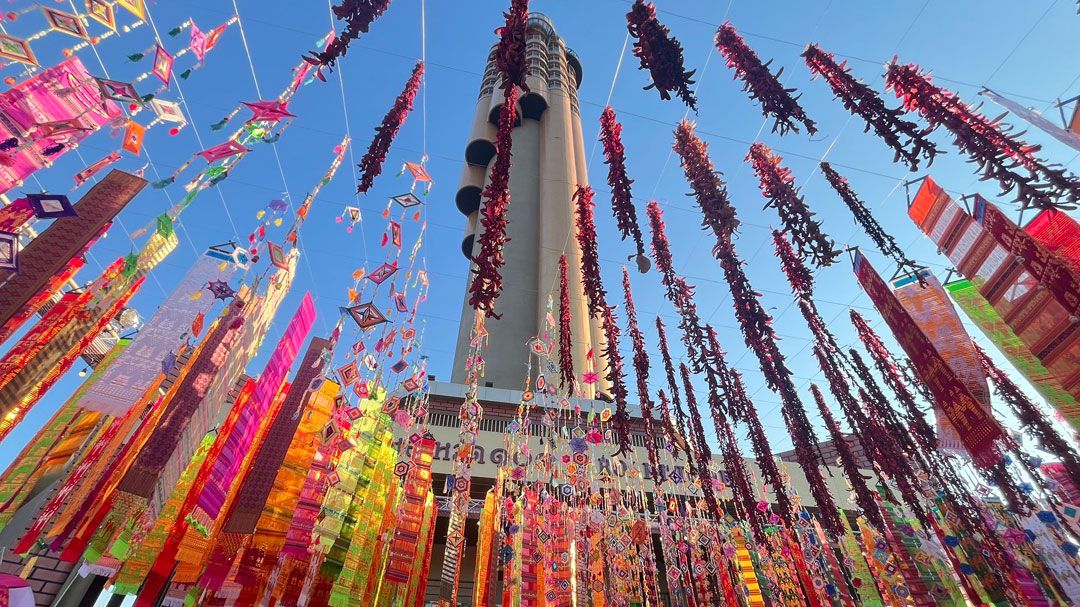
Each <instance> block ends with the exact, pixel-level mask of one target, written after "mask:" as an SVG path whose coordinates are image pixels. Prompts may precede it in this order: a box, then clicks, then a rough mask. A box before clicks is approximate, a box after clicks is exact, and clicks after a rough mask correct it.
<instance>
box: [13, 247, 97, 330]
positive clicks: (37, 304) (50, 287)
mask: <svg viewBox="0 0 1080 607" xmlns="http://www.w3.org/2000/svg"><path fill="white" fill-rule="evenodd" d="M85 265H86V260H85V259H83V257H82V256H81V255H80V256H78V257H72V258H71V260H70V261H68V262H67V264H66V265H65V266H64V267H63V268H61V269H60V270H58V271H57V272H56V274H54V275H53V276H52V277H51V278H50V279H49V280H48V281H47V282H46V283H45V285H44V286H43V287H42V288H41V290H40V291H38V293H37V295H34V296H33V297H31V298H30V299H29V300H28V301H27V302H26V303H25V304H23V306H22V307H21V308H19V309H18V310H17V311H16V312H15V314H14V315H12V317H11V318H9V319H8V321H7V322H6V323H4V325H3V326H2V327H0V342H3V341H7V339H8V338H9V337H11V336H12V335H14V334H15V332H16V331H17V330H18V329H19V327H21V326H23V323H25V322H26V321H28V320H30V318H31V317H33V316H34V314H36V313H37V312H39V311H40V310H41V309H42V308H44V307H45V305H46V304H48V303H49V302H51V301H55V300H56V299H59V298H60V296H61V293H60V289H61V287H63V285H64V284H66V283H67V281H69V280H71V279H72V278H73V277H74V276H75V274H76V273H77V272H78V271H79V270H81V269H82V268H83V266H85Z"/></svg>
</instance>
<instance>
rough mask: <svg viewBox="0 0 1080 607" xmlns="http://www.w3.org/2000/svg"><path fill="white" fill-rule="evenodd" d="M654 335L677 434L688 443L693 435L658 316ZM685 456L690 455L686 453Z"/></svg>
mask: <svg viewBox="0 0 1080 607" xmlns="http://www.w3.org/2000/svg"><path fill="white" fill-rule="evenodd" d="M656 333H657V336H658V340H657V341H658V343H659V348H660V359H661V360H662V361H663V363H664V375H665V377H666V379H667V384H668V390H670V391H671V400H672V402H673V403H674V405H675V420H676V422H677V423H678V428H679V432H680V433H682V435H683V436H685V437H686V438H687V440H688V441H690V440H692V439H693V435H692V434H691V433H690V431H689V426H688V425H687V422H686V411H684V410H683V406H682V401H681V399H680V398H679V385H678V383H677V381H676V379H675V365H673V364H672V362H671V352H670V351H669V350H668V340H667V329H666V328H665V327H664V321H663V320H661V318H660V317H659V316H657V317H656ZM661 392H663V390H661ZM660 400H661V402H663V401H665V400H666V399H665V398H664V396H663V395H661V397H660ZM692 446H693V445H692V443H689V442H688V447H692ZM687 455H688V456H689V455H690V454H689V453H687ZM687 462H688V463H690V464H693V459H692V458H691V457H688V458H687Z"/></svg>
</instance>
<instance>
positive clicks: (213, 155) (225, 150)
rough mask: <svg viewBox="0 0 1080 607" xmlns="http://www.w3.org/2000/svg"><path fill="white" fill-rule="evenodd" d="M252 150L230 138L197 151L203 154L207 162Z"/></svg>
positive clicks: (200, 154)
mask: <svg viewBox="0 0 1080 607" xmlns="http://www.w3.org/2000/svg"><path fill="white" fill-rule="evenodd" d="M250 151H251V150H250V149H248V148H246V147H244V146H242V145H240V144H239V143H237V142H236V141H234V140H232V139H230V140H228V141H226V142H225V143H222V144H220V145H215V146H213V147H210V148H207V149H205V150H203V151H201V152H197V154H198V155H199V156H202V158H203V160H205V161H206V162H214V161H216V160H221V159H222V158H229V157H230V156H236V155H237V154H241V153H244V152H250Z"/></svg>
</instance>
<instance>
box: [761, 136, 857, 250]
mask: <svg viewBox="0 0 1080 607" xmlns="http://www.w3.org/2000/svg"><path fill="white" fill-rule="evenodd" d="M746 160H748V161H749V162H750V165H751V166H752V167H753V168H754V174H756V175H757V176H758V180H759V187H760V188H761V194H762V196H764V197H765V198H768V199H769V204H767V205H765V206H766V207H770V206H771V207H775V208H776V212H777V213H779V214H780V221H781V223H783V224H784V231H786V232H787V233H789V234H791V241H792V243H793V244H794V245H795V248H796V249H798V251H799V255H801V256H802V257H803V258H807V257H809V258H811V259H812V260H813V262H814V265H816V266H818V267H819V268H820V267H824V266H828V265H832V264H833V263H834V262H835V261H836V258H837V257H839V256H840V251H838V250H837V249H836V248H835V245H836V243H835V242H833V241H832V240H830V239H829V237H828V236H827V235H826V234H825V233H824V232H822V231H821V222H820V221H814V213H812V212H811V211H810V208H809V207H807V206H806V201H805V200H804V199H803V197H802V196H801V195H800V194H799V192H798V190H796V189H795V178H794V177H792V176H791V170H790V169H788V168H787V167H785V166H783V165H781V164H780V161H781V160H782V159H781V158H780V156H777V155H776V154H773V152H772V150H770V149H769V146H767V145H765V144H764V143H755V144H754V145H752V146H750V153H749V154H747V155H746Z"/></svg>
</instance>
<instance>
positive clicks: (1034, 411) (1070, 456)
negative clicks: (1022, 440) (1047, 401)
mask: <svg viewBox="0 0 1080 607" xmlns="http://www.w3.org/2000/svg"><path fill="white" fill-rule="evenodd" d="M975 349H976V350H978V352H979V360H980V361H981V362H982V365H983V368H984V369H986V374H987V375H989V376H990V380H991V381H993V382H994V391H995V392H996V393H997V395H998V396H1000V397H1001V400H1003V401H1005V403H1006V404H1007V405H1009V408H1010V409H1012V411H1013V414H1014V415H1016V417H1017V418H1019V420H1020V423H1022V424H1023V425H1024V426H1025V427H1026V429H1027V430H1028V431H1029V432H1031V434H1032V435H1034V436H1035V440H1036V441H1038V443H1039V448H1041V449H1043V450H1045V451H1046V452H1048V453H1051V454H1053V455H1054V456H1055V457H1057V458H1058V459H1059V460H1061V464H1062V465H1063V466H1064V467H1065V472H1066V473H1067V474H1068V475H1069V478H1070V479H1071V480H1072V482H1073V483H1075V484H1076V485H1077V486H1080V455H1077V453H1076V451H1075V450H1073V448H1072V447H1071V446H1070V445H1069V443H1068V441H1066V440H1065V438H1064V437H1063V436H1062V435H1061V433H1059V432H1058V431H1057V429H1055V428H1054V425H1053V424H1052V423H1051V422H1050V420H1049V419H1047V418H1046V416H1045V415H1044V414H1043V412H1042V411H1040V410H1039V408H1038V406H1036V405H1035V403H1033V402H1031V399H1029V398H1028V397H1027V394H1024V391H1023V390H1021V389H1020V387H1019V386H1017V385H1016V384H1015V383H1013V380H1012V378H1010V377H1009V375H1008V374H1007V373H1005V372H1004V371H1002V370H1001V369H999V368H998V366H997V365H995V364H994V361H993V360H991V359H990V357H989V356H987V355H986V352H984V351H983V349H982V348H980V347H978V345H976V346H975Z"/></svg>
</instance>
